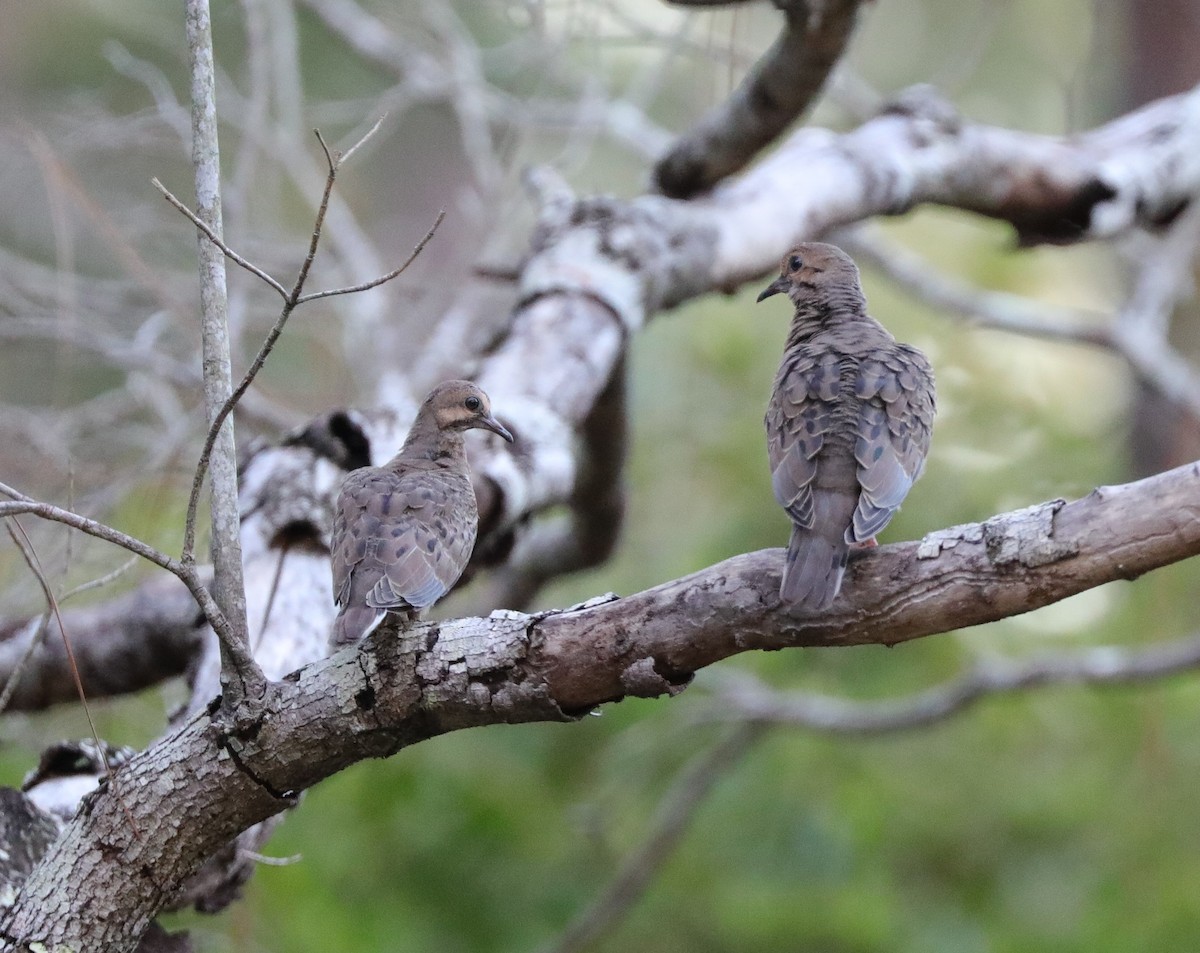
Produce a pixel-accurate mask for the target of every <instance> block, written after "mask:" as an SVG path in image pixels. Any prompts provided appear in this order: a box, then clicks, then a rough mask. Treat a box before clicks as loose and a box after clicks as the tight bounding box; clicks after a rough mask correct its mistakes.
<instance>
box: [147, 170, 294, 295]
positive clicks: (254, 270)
mask: <svg viewBox="0 0 1200 953" xmlns="http://www.w3.org/2000/svg"><path fill="white" fill-rule="evenodd" d="M150 184H151V185H153V186H154V187H155V188H156V189H158V191H160V192H161V193H162V196H163V198H165V199H166V200H167V201H168V202H170V203H171V204H172V205H174V206H175V208H177V209H179V211H181V212H182V213H183V214H184V215H185V216H187V218H188V220H189V221H190V222H191V223H192V224H193V225H195V226H196V227H197V228H198V229H200V231H202V232H203V233H204V237H205V238H207V239H208V240H209V241H210V242H212V243H213V244H214V245H216V246H217V248H219V249H220V251H221V254H223V255H224V256H225V257H226V258H228V259H229V260H230V261H231V262H233V263H234V264H235V265H238V266H239V267H241V268H244V269H246V271H248V272H250V274H252V275H254V276H255V277H257V278H261V279H262V280H263V281H265V282H266V283H267V284H268V285H270V286H271V287H272V288H274V289H275V290H276V291H277V292H279V295H280V297H282V298H283V299H284V300H286V299H287V289H286V288H284V287H283V285H281V284H280V283H279V282H278V281H276V280H275V279H274V278H272V277H271V276H270V275H269V274H267V273H266V272H265V271H263V270H262V269H261V268H259V267H258V265H256V264H254V263H253V262H250V261H247V260H246V259H245V258H243V257H242V256H241V255H239V254H238V253H237V252H235V251H234V250H233V249H232V248H230V247H229V246H228V245H226V244H225V242H224V241H222V240H221V237H220V236H219V235H218V234H217V233H216V232H214V231H213V230H212V228H211V227H209V225H208V224H207V223H206V222H205V221H204V220H203V219H201V218H200V217H199V216H198V215H197V214H196V213H195V212H193V211H192V210H191V209H190V208H188V207H187V206H186V205H184V204H183V202H181V201H180V200H179V199H178V198H176V197H175V195H174V194H173V193H172V192H171V191H170V190H169V189H168V188H167V187H166V186H165V185H163V184H162V183H161V182H160V181H159V180H158V179H157V178H154V179H151V180H150Z"/></svg>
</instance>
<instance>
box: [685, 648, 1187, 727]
mask: <svg viewBox="0 0 1200 953" xmlns="http://www.w3.org/2000/svg"><path fill="white" fill-rule="evenodd" d="M1197 668H1200V635H1193V636H1190V637H1188V638H1186V639H1178V640H1176V641H1173V642H1167V643H1164V644H1162V645H1155V646H1151V647H1150V648H1141V649H1127V648H1121V647H1117V646H1107V645H1106V646H1097V647H1095V648H1090V649H1084V650H1082V651H1080V652H1073V653H1064V654H1061V655H1047V656H1044V657H1042V658H1033V659H1025V660H1021V661H1015V662H1008V661H989V662H987V663H986V664H980V665H978V666H976V667H975V668H974V669H972V670H971V671H969V672H967V673H966V674H965V675H962V676H960V677H959V678H956V679H953V680H951V681H949V682H946V683H945V684H943V685H938V686H936V687H934V688H930V689H926V690H925V691H922V692H917V693H916V694H913V695H910V696H908V697H907V698H901V699H896V700H891V701H872V702H855V701H849V700H847V699H845V698H834V697H830V696H828V695H816V694H801V693H795V692H777V691H774V690H772V689H771V688H769V687H768V686H766V685H764V684H763V683H762V682H760V681H758V680H757V679H755V678H753V677H751V676H746V675H741V674H728V675H727V676H726V677H725V678H724V679H723V681H722V683H720V684H719V687H718V688H717V689H716V692H715V694H716V704H715V705H713V706H712V709H711V711H710V712H709V713H708V715H707V716H706V720H711V719H717V720H722V721H724V720H728V719H735V720H738V719H745V720H747V721H749V722H751V723H755V724H773V725H792V726H795V727H800V728H807V729H810V730H812V731H819V732H828V733H831V734H845V735H878V734H887V733H890V732H898V731H911V730H913V729H915V728H924V727H927V726H928V725H931V724H934V723H936V722H939V721H944V720H946V719H947V718H949V717H950V716H951V715H954V714H957V713H958V712H961V711H963V710H964V709H966V708H970V707H972V706H974V705H976V704H978V703H979V702H981V701H983V700H984V699H986V698H990V697H992V696H995V695H1010V694H1014V693H1016V692H1023V691H1028V690H1029V689H1031V688H1039V687H1042V686H1046V685H1128V684H1132V683H1138V682H1147V681H1153V680H1156V679H1162V678H1165V677H1168V676H1170V675H1176V674H1179V673H1182V672H1189V671H1193V670H1195V669H1197Z"/></svg>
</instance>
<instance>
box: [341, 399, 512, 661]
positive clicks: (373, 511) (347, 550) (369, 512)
mask: <svg viewBox="0 0 1200 953" xmlns="http://www.w3.org/2000/svg"><path fill="white" fill-rule="evenodd" d="M472 428H481V429H483V430H490V431H492V433H496V434H499V435H500V436H501V437H503V438H504V439H505V440H508V441H509V442H511V441H512V439H513V436H512V434H511V433H509V432H508V431H507V430H506V429H505V428H504V426H503V425H502V424H501V423H500V422H499V421H498V420H497V419H496V418H495V417H493V416H492V409H491V402H490V401H489V400H488V396H487V394H485V393H484V392H483V391H482V390H480V389H479V388H478V387H476V386H475V385H474V384H472V383H471V382H470V381H446V382H445V383H444V384H439V385H438V386H437V387H435V388H434V389H433V390H432V391H431V392H430V394H429V396H428V397H426V398H425V401H424V403H422V404H421V408H420V409H419V410H418V411H417V418H416V420H414V421H413V425H412V429H411V430H409V432H408V437H407V439H406V440H405V441H404V446H403V447H401V448H400V452H399V453H398V454H396V456H394V457H392V459H391V460H389V461H388V462H387V463H385V464H384V465H383V466H381V467H363V468H361V469H359V470H354V471H352V472H351V473H350V474H348V475H347V476H346V479H345V480H344V481H343V482H342V488H341V492H339V493H338V498H337V505H336V508H335V510H334V516H333V537H332V540H331V543H330V558H331V563H332V567H333V597H334V601H335V602H336V603H337V605H338V609H339V611H338V616H337V619H336V620H335V621H334V623H333V635H332V639H331V641H332V642H333V644H335V645H342V644H345V643H348V642H355V641H357V640H358V639H361V638H362V637H363V636H365V635H366V634H367V633H368V632H370V631H371V630H372V629H374V628H375V627H376V626H377V625H379V623H380V622H382V621H383V619H384V617H385V616H386V615H387V614H388V613H389V612H395V613H397V614H399V615H402V616H404V617H405V618H407V619H410V620H411V619H414V618H416V617H417V615H418V614H419V613H420V612H421V610H422V609H426V608H428V607H429V606H431V605H433V604H434V603H435V602H437V600H438V599H440V598H441V597H442V596H444V595H445V594H446V593H447V592H448V591H449V590H450V588H451V586H453V585H454V584H455V583H456V582H457V581H458V577H459V576H460V575H461V574H462V571H463V569H464V567H465V566H466V565H467V560H468V559H470V558H471V550H472V549H473V548H474V546H475V534H476V531H477V530H478V523H479V512H478V510H477V509H476V503H475V491H474V489H473V488H472V486H471V475H470V470H469V468H468V467H467V456H466V453H465V451H464V446H463V431H465V430H470V429H472Z"/></svg>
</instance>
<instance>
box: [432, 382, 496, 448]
mask: <svg viewBox="0 0 1200 953" xmlns="http://www.w3.org/2000/svg"><path fill="white" fill-rule="evenodd" d="M426 412H428V413H429V414H430V415H432V417H433V420H434V422H435V423H436V424H437V428H438V429H439V430H448V431H462V430H472V429H476V428H478V429H480V430H490V431H491V432H492V433H495V434H499V435H500V436H501V437H503V438H504V439H505V440H507V441H508V442H509V443H512V439H513V435H512V434H511V433H509V432H508V428H507V427H505V426H504V425H503V424H502V423H500V421H498V420H497V419H496V418H495V417H493V416H492V402H491V401H490V400H488V395H487V394H485V393H484V392H483V391H482V390H480V389H479V387H477V386H476V385H475V384H472V383H471V382H470V381H446V382H445V383H443V384H438V386H437V387H435V388H434V389H433V390H432V391H430V392H429V396H428V397H426V398H425V403H424V404H423V405H422V407H421V414H425V413H426Z"/></svg>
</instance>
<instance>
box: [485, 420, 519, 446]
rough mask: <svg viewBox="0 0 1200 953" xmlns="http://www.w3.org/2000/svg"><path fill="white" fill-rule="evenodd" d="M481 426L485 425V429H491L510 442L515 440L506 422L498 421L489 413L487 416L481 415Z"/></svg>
mask: <svg viewBox="0 0 1200 953" xmlns="http://www.w3.org/2000/svg"><path fill="white" fill-rule="evenodd" d="M479 426H480V427H483V428H484V429H485V430H490V431H491V432H492V433H495V434H499V435H500V436H501V437H503V438H504V439H505V440H507V441H508V442H509V443H512V442H513V435H512V434H511V433H509V432H508V428H507V427H505V426H504V424H502V423H500V421H498V420H497V419H496V418H495V417H493V416H492V415H491V414H488V415H487V416H486V417H480V418H479Z"/></svg>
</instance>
